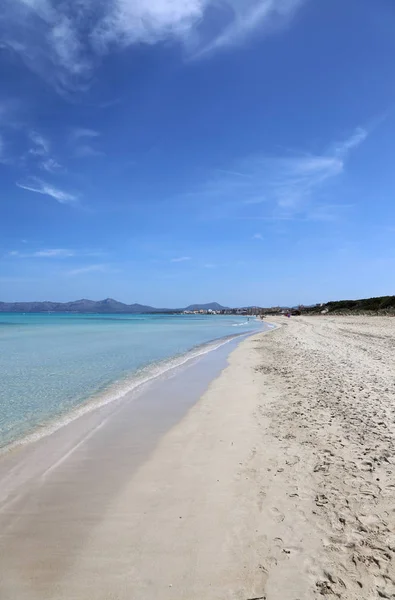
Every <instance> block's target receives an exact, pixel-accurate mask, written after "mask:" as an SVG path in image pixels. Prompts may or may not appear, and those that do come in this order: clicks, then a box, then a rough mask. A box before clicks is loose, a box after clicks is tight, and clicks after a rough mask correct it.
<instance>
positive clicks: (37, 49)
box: [0, 0, 305, 90]
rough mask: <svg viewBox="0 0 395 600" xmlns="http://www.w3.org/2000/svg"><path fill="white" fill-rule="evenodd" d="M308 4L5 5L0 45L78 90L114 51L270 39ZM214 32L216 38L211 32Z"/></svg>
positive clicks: (164, 0)
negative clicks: (141, 46)
mask: <svg viewBox="0 0 395 600" xmlns="http://www.w3.org/2000/svg"><path fill="white" fill-rule="evenodd" d="M304 1H305V0H111V1H108V2H97V0H81V1H78V2H75V1H74V0H65V1H64V2H57V1H56V0H3V6H2V12H3V15H4V17H3V19H2V20H0V42H1V43H2V45H3V47H5V48H8V49H9V50H10V51H12V52H14V53H17V54H19V55H20V56H21V58H22V60H24V62H25V63H26V65H27V66H28V67H29V68H30V69H32V70H33V71H35V72H37V73H38V74H40V75H41V76H43V77H44V78H46V79H47V80H50V81H51V82H52V83H54V84H55V86H56V87H57V88H58V89H59V90H70V89H75V88H81V87H82V88H83V87H84V86H85V85H86V83H87V82H88V81H89V79H90V77H91V75H92V72H93V70H94V68H95V66H96V64H97V62H98V60H99V59H100V56H102V55H104V54H107V53H109V52H111V51H113V50H114V49H117V48H119V47H121V48H122V47H127V46H131V45H133V44H140V43H144V44H151V45H152V44H156V43H158V42H162V41H165V40H171V41H174V42H178V43H180V44H181V45H182V46H183V47H184V48H185V50H186V51H187V53H188V54H189V55H192V56H195V57H196V56H200V55H207V54H208V53H210V52H213V51H215V50H218V49H220V48H224V47H227V46H231V45H233V44H235V43H240V42H242V41H243V40H245V39H246V38H247V37H248V36H249V35H251V34H252V32H254V31H260V32H261V33H262V34H267V33H269V32H271V31H273V30H274V29H276V28H277V26H278V25H279V24H280V23H281V24H282V23H287V22H289V20H290V18H291V17H292V16H293V15H294V14H295V12H296V11H297V9H298V8H299V7H300V6H301V5H302V4H303V3H304ZM213 32H216V33H213Z"/></svg>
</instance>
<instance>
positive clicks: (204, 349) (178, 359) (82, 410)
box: [0, 331, 255, 455]
mask: <svg viewBox="0 0 395 600" xmlns="http://www.w3.org/2000/svg"><path fill="white" fill-rule="evenodd" d="M253 333H255V332H254V331H250V332H246V333H235V334H232V335H229V336H226V337H223V338H219V339H216V340H212V341H211V342H208V343H206V344H202V345H200V346H196V347H195V348H192V349H191V350H189V351H188V352H186V353H185V354H181V355H177V356H173V357H172V358H170V359H166V360H164V361H161V362H158V363H154V364H151V365H149V366H148V367H145V368H144V369H142V370H141V371H140V372H137V373H136V372H135V373H133V374H132V375H131V376H130V377H129V378H127V379H126V380H122V381H118V382H116V383H114V384H113V385H111V387H109V388H107V389H106V390H105V391H103V392H100V393H97V394H95V395H93V396H91V397H90V398H89V399H88V400H87V401H85V402H84V403H83V404H80V405H79V406H78V407H76V408H74V409H72V410H71V411H70V412H68V413H67V414H64V415H61V416H60V417H58V418H57V419H56V420H55V421H52V422H48V423H43V424H41V425H39V426H38V427H37V428H36V429H35V430H34V431H32V432H31V433H28V434H27V435H25V436H24V437H22V438H19V439H16V440H14V441H12V442H10V443H8V444H6V445H5V446H3V447H0V455H1V454H4V453H6V452H9V451H11V450H14V449H15V448H17V447H19V446H25V445H27V444H31V443H32V442H36V441H38V440H39V439H41V438H43V437H47V436H49V435H51V434H52V433H55V432H56V431H58V430H59V429H61V428H62V427H65V426H66V425H68V424H69V423H71V422H73V421H75V420H76V419H79V418H80V417H82V416H84V415H86V414H88V413H90V412H92V411H94V410H96V409H98V408H101V407H103V406H106V405H107V404H110V403H111V402H114V401H116V400H120V399H121V398H123V397H124V396H126V395H127V394H129V393H131V392H133V391H135V390H136V389H137V388H139V387H141V386H142V385H144V384H146V383H149V382H150V381H152V380H154V379H157V378H158V377H160V376H162V375H164V374H165V373H167V372H168V371H170V370H172V369H176V368H178V367H182V366H183V365H185V364H186V363H187V362H189V361H191V360H193V359H196V358H199V357H200V356H203V355H204V354H208V353H209V352H212V351H213V350H217V349H218V348H220V347H221V346H223V345H225V344H227V343H228V342H231V341H232V340H235V339H237V338H242V337H246V336H248V335H251V334H253Z"/></svg>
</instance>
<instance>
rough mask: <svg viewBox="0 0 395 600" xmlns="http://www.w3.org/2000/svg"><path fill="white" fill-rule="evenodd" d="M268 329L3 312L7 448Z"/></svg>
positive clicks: (0, 424) (157, 318)
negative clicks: (229, 342) (227, 344)
mask: <svg viewBox="0 0 395 600" xmlns="http://www.w3.org/2000/svg"><path fill="white" fill-rule="evenodd" d="M262 327H263V326H262V325H261V324H260V323H258V322H257V321H256V320H254V319H250V320H247V318H246V317H234V316H214V315H213V316H211V315H208V316H203V315H202V316H200V315H98V314H97V315H95V314H91V315H70V314H18V313H13V314H8V313H7V314H5V313H2V314H0V374H1V376H0V447H4V446H6V445H8V444H9V443H11V442H13V441H15V440H18V439H21V438H24V437H26V436H29V435H30V434H31V435H32V436H34V435H39V434H40V431H42V430H43V428H44V427H47V426H49V424H51V423H55V422H56V421H58V422H60V421H61V420H62V419H64V418H67V416H68V415H73V414H74V415H77V414H78V411H79V412H81V411H87V410H90V409H91V408H92V407H93V406H97V405H100V404H104V403H107V402H110V401H111V400H113V399H116V398H119V397H121V396H122V395H124V394H125V393H126V392H128V391H130V390H132V389H134V388H135V387H136V385H138V384H139V383H141V382H144V381H147V380H149V379H150V378H152V377H155V376H157V375H159V374H161V373H164V372H166V370H168V369H170V368H172V367H174V366H177V365H181V364H183V363H184V362H185V361H186V360H187V359H188V358H192V357H194V356H198V355H199V354H202V353H205V352H208V351H210V350H212V349H214V348H215V347H217V346H218V345H220V344H221V343H223V342H225V341H226V339H228V338H229V337H234V336H235V335H240V334H246V333H249V332H253V331H256V330H261V329H262Z"/></svg>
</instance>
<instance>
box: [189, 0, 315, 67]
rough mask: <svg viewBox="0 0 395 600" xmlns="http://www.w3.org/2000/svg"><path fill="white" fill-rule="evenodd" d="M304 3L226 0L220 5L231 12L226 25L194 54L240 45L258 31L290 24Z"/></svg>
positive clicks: (270, 30) (298, 1) (286, 0)
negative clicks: (226, 0)
mask: <svg viewBox="0 0 395 600" xmlns="http://www.w3.org/2000/svg"><path fill="white" fill-rule="evenodd" d="M304 3H305V0H228V2H225V3H224V5H222V6H224V7H225V9H226V11H227V12H228V13H230V14H231V19H230V21H229V23H228V25H227V26H226V27H224V28H223V29H222V31H221V32H220V33H219V35H217V36H215V37H214V39H212V40H211V41H209V42H208V43H207V44H205V45H203V46H202V47H200V48H199V49H198V50H197V53H196V56H197V57H200V56H204V55H207V54H209V53H211V52H213V51H215V50H218V49H220V48H224V47H226V46H232V45H234V44H240V43H241V42H243V41H244V40H245V39H246V38H247V37H248V36H249V35H251V34H252V33H253V32H255V31H257V30H259V31H260V33H261V34H262V33H265V34H268V33H270V32H272V31H274V30H276V29H278V28H279V26H283V25H284V24H287V23H289V22H290V20H291V19H292V17H293V16H294V15H295V13H296V11H297V10H298V9H299V8H300V7H301V6H302V4H304ZM213 5H215V3H213ZM217 6H218V4H217ZM219 6H221V4H219Z"/></svg>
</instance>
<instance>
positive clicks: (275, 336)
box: [0, 317, 395, 600]
mask: <svg viewBox="0 0 395 600" xmlns="http://www.w3.org/2000/svg"><path fill="white" fill-rule="evenodd" d="M278 323H279V324H281V325H282V327H281V328H279V329H277V330H275V331H272V332H270V333H268V334H257V335H254V336H252V337H250V338H248V339H247V340H245V341H244V342H242V343H241V344H240V345H239V346H238V347H237V348H236V349H235V350H234V351H233V352H232V354H231V356H230V358H229V364H228V366H226V368H225V369H224V370H223V371H222V373H221V374H220V376H219V377H217V378H216V379H214V380H213V381H212V382H211V383H210V385H209V387H208V389H207V390H206V391H205V392H204V393H203V390H204V389H205V388H206V387H207V385H208V383H209V380H210V376H211V377H212V376H214V374H215V370H217V372H218V371H219V370H220V369H221V368H223V367H224V366H225V359H226V354H225V351H223V354H222V358H221V359H220V358H219V357H220V355H219V354H218V352H219V351H216V352H214V353H211V354H210V355H208V356H207V357H205V359H203V361H201V362H198V363H197V364H195V365H193V366H191V368H190V369H189V375H187V376H186V378H184V379H183V383H182V384H181V383H180V382H181V379H182V378H181V379H180V378H179V377H178V376H176V377H173V378H170V379H168V380H167V385H168V386H169V387H168V388H167V392H165V391H164V390H165V389H166V385H164V386H163V384H164V383H165V382H161V390H162V392H161V394H162V393H163V394H165V395H166V393H167V394H168V396H167V398H172V399H173V400H174V403H172V406H173V407H174V410H175V413H173V414H172V416H170V417H168V420H167V421H166V420H165V419H166V418H167V417H166V414H167V411H166V410H162V417H163V419H164V421H162V420H161V419H159V420H158V419H152V416H153V415H154V414H155V415H157V414H158V412H157V410H158V402H160V397H162V396H161V395H160V397H159V396H158V394H155V393H154V394H153V395H152V401H153V404H152V405H151V408H152V413H151V418H150V416H149V409H148V408H147V407H146V408H144V410H142V412H141V413H140V421H139V420H138V418H137V413H136V412H133V410H134V409H132V408H131V406H132V404H135V403H131V404H129V405H128V409H126V408H125V405H122V406H123V408H122V406H120V407H119V409H118V408H117V410H116V411H115V412H113V413H112V414H111V415H107V414H104V413H101V420H100V419H99V417H98V416H97V415H96V416H97V418H98V422H97V423H96V424H94V423H93V422H91V423H90V426H91V429H90V431H91V435H89V436H86V429H84V431H85V434H84V435H82V429H83V427H82V420H80V421H81V422H80V423H79V425H78V427H81V428H82V429H81V432H80V434H77V429H76V427H77V425H76V424H74V425H73V427H74V429H73V430H74V432H75V436H74V438H73V439H74V441H73V444H74V445H73V444H71V442H70V435H69V432H67V429H66V428H64V430H62V431H61V432H57V435H58V436H64V439H63V442H62V444H63V445H62V444H60V438H58V440H57V442H56V443H55V442H54V440H55V441H56V438H55V437H54V436H50V437H49V438H47V439H46V440H42V442H41V443H40V444H39V445H38V446H37V447H36V448H33V447H32V448H30V449H29V450H28V449H27V448H25V449H23V450H22V451H18V453H16V454H13V455H12V456H8V457H3V458H2V459H1V460H0V494H1V497H2V500H1V502H2V503H1V504H0V598H2V599H3V598H4V599H5V600H8V599H15V600H16V599H18V600H27V599H29V600H38V599H40V600H47V599H50V598H51V599H59V600H60V599H62V600H63V599H64V600H66V599H68V600H74V599H75V600H77V599H78V600H82V599H88V598H89V599H90V598H95V599H97V600H109V599H111V600H115V599H117V600H126V599H128V600H129V599H130V598H133V600H148V599H151V598H160V599H161V600H168V599H176V600H184V599H185V600H198V599H199V600H202V599H203V598H204V599H205V600H210V599H212V600H214V599H221V600H222V599H223V600H225V599H226V600H229V599H232V598H234V599H238V600H250V599H252V598H262V599H263V598H265V599H266V600H280V599H281V600H298V599H299V600H305V599H310V598H320V597H323V596H326V595H328V596H329V597H331V596H333V597H337V598H343V599H346V600H354V599H355V600H357V599H358V600H359V599H360V598H366V599H369V600H370V599H373V598H380V597H381V598H394V597H395V585H394V581H395V573H394V564H393V563H394V558H395V513H394V509H393V505H394V500H395V478H394V467H393V456H394V450H395V447H394V446H395V443H394V442H395V427H394V420H395V319H390V318H388V319H387V318H386V319H384V318H362V317H355V318H335V319H334V318H329V317H322V318H320V317H318V318H313V317H312V318H295V319H290V320H288V319H284V318H282V319H278ZM214 356H216V357H217V359H216V360H219V362H218V363H216V366H215V368H214V362H215V361H214V362H213V360H214ZM221 360H222V363H221ZM204 361H206V363H204ZM199 365H200V366H199ZM209 365H211V367H209ZM210 368H211V369H212V370H211V372H210V371H209V370H207V369H210ZM199 369H200V370H199ZM188 377H189V383H188ZM199 386H200V388H199ZM194 390H195V393H196V392H197V391H199V395H200V394H202V397H201V398H200V400H199V401H198V402H197V403H196V404H194V400H195V399H196V398H194V399H193V395H194V394H193V391H194ZM177 398H178V401H176V399H177ZM182 399H185V403H184V405H183V406H182V408H177V409H176V408H175V407H176V406H180V405H179V404H178V402H181V405H182ZM113 408H115V407H113ZM123 411H126V412H123ZM129 411H131V412H129ZM137 412H138V411H137ZM171 413H172V411H170V414H171ZM185 413H186V414H185ZM90 418H91V419H93V418H94V417H93V415H91V416H90ZM95 418H96V417H95ZM180 419H181V420H180ZM153 422H156V423H157V429H156V430H155V431H153V430H152V429H150V428H151V426H152V425H151V424H152V423H153ZM133 424H134V425H133ZM78 435H80V438H78ZM66 439H67V440H68V441H67V443H66ZM59 444H60V445H59ZM67 444H69V446H68V445H67ZM70 444H71V446H70ZM144 444H145V446H144ZM60 446H61V447H62V452H61V453H60V454H59V451H58V450H56V449H57V448H59V447H60ZM35 452H36V453H37V452H38V454H36V455H34V453H35ZM51 452H54V454H51ZM57 452H58V454H57ZM23 453H24V459H23V460H21V458H20V457H21V456H22V455H23ZM40 461H41V462H40ZM29 462H31V463H32V464H34V465H37V464H40V465H41V467H43V466H44V465H45V464H47V465H50V466H48V468H47V469H44V471H41V473H40V472H39V471H38V470H37V467H36V472H35V476H34V477H33V478H30V479H29V477H27V470H28V465H29ZM30 472H31V466H30Z"/></svg>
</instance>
